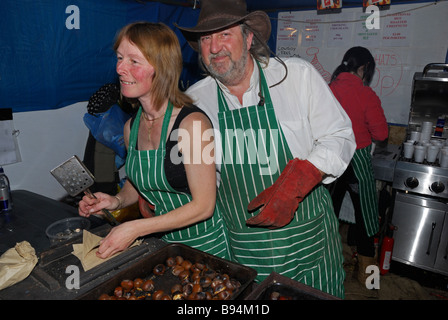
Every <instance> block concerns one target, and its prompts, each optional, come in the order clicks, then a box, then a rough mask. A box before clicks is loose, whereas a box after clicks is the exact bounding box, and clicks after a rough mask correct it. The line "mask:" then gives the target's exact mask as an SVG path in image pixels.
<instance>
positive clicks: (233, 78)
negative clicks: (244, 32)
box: [206, 45, 249, 85]
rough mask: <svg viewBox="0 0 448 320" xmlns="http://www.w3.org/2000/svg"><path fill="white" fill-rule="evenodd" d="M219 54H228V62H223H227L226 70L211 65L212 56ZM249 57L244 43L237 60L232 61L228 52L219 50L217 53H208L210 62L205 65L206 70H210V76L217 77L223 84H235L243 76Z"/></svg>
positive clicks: (218, 55)
mask: <svg viewBox="0 0 448 320" xmlns="http://www.w3.org/2000/svg"><path fill="white" fill-rule="evenodd" d="M220 56H228V57H229V60H230V63H229V62H227V61H226V62H225V63H226V64H228V66H229V67H228V70H227V71H225V72H220V71H219V67H220V65H219V64H217V65H215V66H214V65H213V62H212V61H213V58H215V57H220ZM248 57H249V52H248V51H247V47H246V45H244V46H243V52H242V56H241V59H240V60H238V61H233V60H232V59H231V56H230V52H220V53H217V54H210V56H209V57H208V58H209V60H210V64H209V65H208V66H206V68H207V70H208V72H210V74H211V76H212V77H214V78H216V79H218V80H219V81H220V82H221V83H223V84H225V85H237V84H238V83H239V82H240V81H241V79H242V78H243V77H244V74H245V69H246V65H247V60H248Z"/></svg>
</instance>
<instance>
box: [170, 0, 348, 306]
mask: <svg viewBox="0 0 448 320" xmlns="http://www.w3.org/2000/svg"><path fill="white" fill-rule="evenodd" d="M201 5H202V8H201V12H200V15H199V19H198V22H197V25H196V26H195V27H192V28H184V27H179V26H177V27H178V28H179V29H180V30H181V31H182V33H183V35H184V36H185V38H186V39H187V41H188V42H189V44H190V45H191V46H192V48H193V49H194V50H196V51H198V52H199V53H200V61H201V63H202V65H203V67H204V69H205V70H206V71H207V72H208V73H209V76H208V77H206V78H205V79H203V80H201V81H199V82H198V83H196V84H194V85H193V86H192V87H191V88H189V90H188V93H189V94H190V95H191V96H192V97H194V98H195V102H196V103H197V105H198V106H199V107H201V108H202V109H203V110H204V111H206V112H207V114H208V116H209V117H210V119H211V121H212V122H213V125H214V128H215V131H216V132H217V134H216V133H215V134H216V137H217V138H216V141H217V143H216V149H217V150H216V162H217V173H218V176H219V179H218V181H220V185H219V190H218V200H217V201H218V204H219V205H220V206H221V207H222V209H223V212H224V220H225V222H226V225H227V227H228V229H229V238H230V239H229V240H230V244H231V248H232V254H233V259H234V260H235V261H237V262H239V263H242V264H244V265H247V266H250V267H252V268H254V269H256V270H257V272H258V276H257V280H259V281H261V280H263V279H264V278H266V277H267V276H268V275H269V274H270V273H271V272H273V271H275V272H277V273H280V274H282V275H284V276H287V277H290V278H292V279H295V280H298V281H300V282H302V283H305V284H307V285H310V286H313V287H315V288H317V289H319V290H322V291H325V292H328V293H330V294H333V295H335V296H338V297H343V296H344V289H343V281H344V277H345V273H344V270H343V267H342V263H343V257H342V246H341V240H340V235H339V233H338V221H337V219H336V216H335V215H334V213H333V206H332V202H331V197H330V195H329V194H328V191H327V190H326V188H324V187H323V186H322V182H323V183H330V182H332V181H334V180H335V179H336V178H337V177H338V176H340V175H341V174H342V173H343V172H344V170H345V169H346V167H347V164H348V163H349V162H350V159H351V157H352V156H353V153H354V150H355V147H356V145H355V139H354V136H353V131H352V128H351V122H350V120H349V118H348V116H347V114H346V113H345V112H344V111H343V109H342V108H341V106H340V105H339V103H338V102H337V100H336V99H335V98H334V96H333V95H332V93H331V91H330V90H329V88H328V86H327V84H326V83H325V81H324V80H323V79H322V77H321V76H320V75H319V73H318V72H317V71H316V70H315V69H314V67H313V66H312V65H311V64H309V63H308V62H306V61H303V60H301V59H298V58H290V59H285V61H284V62H283V61H281V60H280V59H272V58H269V56H270V51H269V48H268V47H267V45H266V43H267V41H268V39H269V36H270V32H271V24H270V20H269V17H268V16H267V15H266V13H264V12H262V11H255V12H252V13H247V12H246V3H245V1H243V0H203V1H201Z"/></svg>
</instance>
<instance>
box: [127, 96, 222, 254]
mask: <svg viewBox="0 0 448 320" xmlns="http://www.w3.org/2000/svg"><path fill="white" fill-rule="evenodd" d="M172 111H173V106H172V104H171V103H169V104H168V108H167V111H166V114H165V117H164V119H163V126H162V133H161V138H160V144H159V148H158V149H157V150H141V151H140V150H137V149H136V147H137V144H136V143H137V137H138V128H139V124H140V115H141V113H142V108H140V109H139V110H138V112H137V116H136V118H135V121H134V124H133V126H132V128H131V133H130V137H129V150H128V155H127V158H126V174H127V176H128V179H130V181H131V182H132V184H133V185H134V187H135V188H136V189H137V190H138V191H139V192H140V194H141V195H142V196H143V197H144V198H145V200H146V201H148V202H150V203H152V204H153V205H155V214H156V215H162V214H165V213H167V212H169V211H172V210H174V209H176V208H178V207H181V206H183V205H185V204H187V203H188V202H190V201H191V199H192V197H191V195H190V194H188V193H183V192H178V191H176V190H175V189H173V188H172V187H171V186H170V185H169V183H168V181H167V178H166V175H165V168H164V159H165V154H166V148H165V145H166V139H165V137H166V136H167V132H168V126H169V123H170V118H171V113H172ZM149 219H150V218H149ZM162 239H163V240H165V241H167V242H180V243H183V244H186V245H188V246H190V247H194V248H197V249H199V250H201V251H204V252H207V253H209V254H212V255H216V256H218V257H220V258H223V259H230V256H229V246H228V241H227V235H226V233H225V228H224V223H223V220H222V215H221V213H220V211H219V210H218V209H217V206H215V212H214V214H213V216H212V217H211V218H209V219H207V220H205V221H202V222H198V223H196V224H195V225H192V226H190V227H184V228H180V229H177V230H174V231H171V232H167V233H165V234H164V235H163V237H162Z"/></svg>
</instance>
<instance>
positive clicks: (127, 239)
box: [96, 220, 139, 259]
mask: <svg viewBox="0 0 448 320" xmlns="http://www.w3.org/2000/svg"><path fill="white" fill-rule="evenodd" d="M136 223H137V224H138V223H139V220H133V221H128V222H125V223H122V224H120V225H119V226H117V227H114V228H113V229H112V230H111V231H110V232H109V234H108V235H107V236H106V237H105V238H104V239H103V240H101V242H100V247H99V248H98V251H97V253H96V255H97V257H99V258H102V259H105V258H108V257H110V256H112V255H114V254H115V253H117V252H120V251H123V250H125V249H126V248H128V247H129V246H130V245H131V244H132V243H134V241H135V239H137V237H138V234H137V232H136V230H137V228H136V226H137V225H136Z"/></svg>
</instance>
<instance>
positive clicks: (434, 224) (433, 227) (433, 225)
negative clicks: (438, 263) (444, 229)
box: [426, 222, 436, 256]
mask: <svg viewBox="0 0 448 320" xmlns="http://www.w3.org/2000/svg"><path fill="white" fill-rule="evenodd" d="M435 228H436V223H435V222H433V223H432V226H431V234H430V235H429V243H428V249H426V254H427V255H428V256H429V255H430V254H431V244H432V238H433V237H434V229H435Z"/></svg>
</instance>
